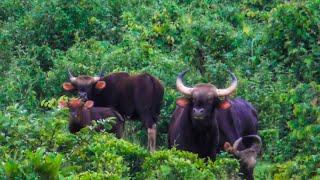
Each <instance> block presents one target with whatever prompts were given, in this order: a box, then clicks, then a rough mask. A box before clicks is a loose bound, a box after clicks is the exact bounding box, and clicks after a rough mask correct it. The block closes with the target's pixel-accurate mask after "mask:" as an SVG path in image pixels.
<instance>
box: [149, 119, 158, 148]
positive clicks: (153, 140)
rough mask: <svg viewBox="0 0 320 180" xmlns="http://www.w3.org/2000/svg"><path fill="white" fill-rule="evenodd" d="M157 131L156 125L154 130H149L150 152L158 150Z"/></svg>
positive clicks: (153, 127)
mask: <svg viewBox="0 0 320 180" xmlns="http://www.w3.org/2000/svg"><path fill="white" fill-rule="evenodd" d="M156 137H157V129H156V125H155V124H154V125H153V126H152V128H148V149H149V151H150V152H152V151H155V150H156Z"/></svg>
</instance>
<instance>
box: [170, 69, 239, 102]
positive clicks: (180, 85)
mask: <svg viewBox="0 0 320 180" xmlns="http://www.w3.org/2000/svg"><path fill="white" fill-rule="evenodd" d="M188 71H189V70H185V71H183V72H182V73H181V74H180V75H179V76H178V78H177V81H176V87H177V89H178V91H180V92H181V93H183V94H185V95H188V96H190V95H191V92H192V91H193V89H194V88H189V87H187V86H185V85H184V84H183V83H182V78H183V76H184V75H185V74H186V73H187V72H188ZM229 73H230V75H231V78H232V83H231V85H230V86H229V87H228V88H226V89H217V90H216V93H217V95H218V96H228V95H230V94H232V93H233V92H234V91H235V90H236V88H237V85H238V80H237V78H236V76H235V75H234V74H233V73H232V72H230V71H229Z"/></svg>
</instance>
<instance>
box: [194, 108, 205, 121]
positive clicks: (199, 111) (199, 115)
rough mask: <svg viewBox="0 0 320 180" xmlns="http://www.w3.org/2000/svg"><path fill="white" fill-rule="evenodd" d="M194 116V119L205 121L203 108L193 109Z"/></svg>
mask: <svg viewBox="0 0 320 180" xmlns="http://www.w3.org/2000/svg"><path fill="white" fill-rule="evenodd" d="M192 116H193V118H194V119H203V118H204V116H205V112H204V109H203V108H193V109H192Z"/></svg>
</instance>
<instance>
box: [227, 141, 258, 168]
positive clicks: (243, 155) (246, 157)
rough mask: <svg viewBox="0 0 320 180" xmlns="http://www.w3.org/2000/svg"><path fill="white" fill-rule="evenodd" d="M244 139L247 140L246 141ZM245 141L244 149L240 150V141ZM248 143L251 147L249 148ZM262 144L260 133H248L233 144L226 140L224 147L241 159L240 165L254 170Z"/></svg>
mask: <svg viewBox="0 0 320 180" xmlns="http://www.w3.org/2000/svg"><path fill="white" fill-rule="evenodd" d="M244 141H246V142H245V143H244ZM241 142H242V143H243V144H244V145H245V147H246V149H244V150H241V151H240V150H238V146H239V144H240V143H241ZM248 144H250V147H249V148H247V146H248ZM261 146H262V141H261V138H260V137H259V136H258V135H248V136H244V137H241V138H239V139H237V140H236V141H235V142H234V144H233V146H232V147H231V145H230V143H228V142H226V143H225V144H224V148H225V150H226V151H227V152H229V153H231V154H233V155H234V156H235V157H236V158H238V159H239V160H240V165H241V167H242V168H245V169H246V171H248V172H252V171H253V169H254V167H255V166H256V163H257V156H258V153H259V152H260V149H261Z"/></svg>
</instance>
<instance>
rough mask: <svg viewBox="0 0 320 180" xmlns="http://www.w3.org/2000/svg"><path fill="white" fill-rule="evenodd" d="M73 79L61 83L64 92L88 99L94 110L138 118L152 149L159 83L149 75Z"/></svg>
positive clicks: (157, 108) (159, 102) (113, 75)
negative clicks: (101, 108)
mask: <svg viewBox="0 0 320 180" xmlns="http://www.w3.org/2000/svg"><path fill="white" fill-rule="evenodd" d="M102 72H103V69H102V70H101V72H100V73H99V74H100V75H99V76H98V77H90V76H79V77H74V76H73V75H72V74H71V72H70V71H69V77H70V82H71V83H64V84H63V88H64V89H65V90H68V91H72V90H76V91H77V92H78V94H79V96H80V98H82V99H85V100H92V101H94V103H95V106H97V107H111V108H114V109H115V110H117V111H118V112H119V113H120V114H121V115H123V116H126V117H129V118H137V119H141V120H142V121H143V122H144V124H145V126H146V128H147V129H148V148H149V149H150V150H151V151H152V150H155V147H156V123H157V121H158V117H159V114H160V109H161V104H162V101H163V93H164V89H163V86H162V84H161V82H160V81H159V80H157V79H156V78H154V77H153V76H151V75H149V74H146V73H145V74H139V75H130V74H128V73H125V72H118V73H111V74H109V75H107V76H105V77H102Z"/></svg>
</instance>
